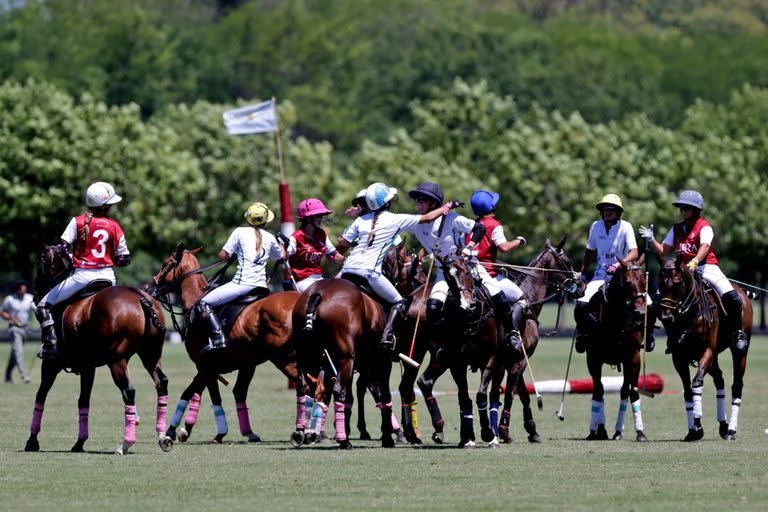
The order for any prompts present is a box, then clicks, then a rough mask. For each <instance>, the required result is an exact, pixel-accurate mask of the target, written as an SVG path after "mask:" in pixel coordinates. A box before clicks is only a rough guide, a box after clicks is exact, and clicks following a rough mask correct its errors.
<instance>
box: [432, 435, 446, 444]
mask: <svg viewBox="0 0 768 512" xmlns="http://www.w3.org/2000/svg"><path fill="white" fill-rule="evenodd" d="M432 442H433V443H435V444H443V443H444V442H445V435H444V434H443V433H442V432H435V433H433V434H432Z"/></svg>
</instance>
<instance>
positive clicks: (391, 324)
mask: <svg viewBox="0 0 768 512" xmlns="http://www.w3.org/2000/svg"><path fill="white" fill-rule="evenodd" d="M406 308H407V304H406V301H405V300H404V299H401V300H400V302H395V303H394V304H392V308H391V309H390V310H389V317H388V318H387V323H386V325H384V333H383V334H382V335H381V349H382V350H392V351H394V350H395V345H397V339H396V336H395V333H396V332H397V328H398V326H399V324H400V320H401V319H402V318H404V317H405V312H406Z"/></svg>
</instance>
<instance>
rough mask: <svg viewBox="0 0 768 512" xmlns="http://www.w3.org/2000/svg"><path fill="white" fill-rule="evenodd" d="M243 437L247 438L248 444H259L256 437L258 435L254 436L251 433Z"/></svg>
mask: <svg viewBox="0 0 768 512" xmlns="http://www.w3.org/2000/svg"><path fill="white" fill-rule="evenodd" d="M244 435H245V437H247V438H248V442H249V443H260V442H261V438H260V437H259V436H258V434H254V433H253V432H248V433H246V434H244Z"/></svg>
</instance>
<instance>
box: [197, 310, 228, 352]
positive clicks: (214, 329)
mask: <svg viewBox="0 0 768 512" xmlns="http://www.w3.org/2000/svg"><path fill="white" fill-rule="evenodd" d="M197 312H198V314H199V315H200V318H202V319H204V320H206V321H207V322H208V344H207V345H206V346H204V347H203V349H202V350H201V351H200V354H201V355H202V354H205V353H207V352H210V351H211V350H218V349H222V348H226V347H227V339H226V338H225V337H224V333H223V332H221V324H220V323H219V317H218V316H216V313H215V312H214V311H213V309H212V308H211V306H210V305H209V304H208V303H207V302H205V301H204V300H201V301H200V302H198V303H197Z"/></svg>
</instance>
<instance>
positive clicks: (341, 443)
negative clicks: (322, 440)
mask: <svg viewBox="0 0 768 512" xmlns="http://www.w3.org/2000/svg"><path fill="white" fill-rule="evenodd" d="M351 449H352V443H350V442H349V439H344V440H343V441H339V450H351Z"/></svg>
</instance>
